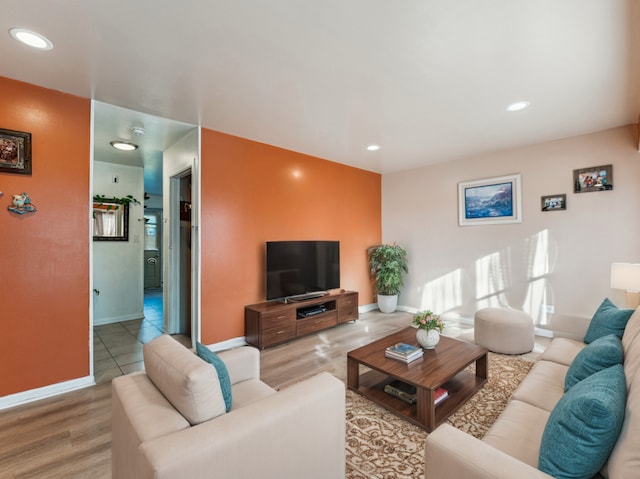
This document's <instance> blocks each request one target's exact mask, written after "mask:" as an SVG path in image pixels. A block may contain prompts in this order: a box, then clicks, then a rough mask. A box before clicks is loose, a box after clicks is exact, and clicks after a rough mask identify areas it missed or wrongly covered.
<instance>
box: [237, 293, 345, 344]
mask: <svg viewBox="0 0 640 479" xmlns="http://www.w3.org/2000/svg"><path fill="white" fill-rule="evenodd" d="M318 308H321V309H318ZM356 319H358V293H357V292H356V291H346V292H344V293H335V294H327V295H325V296H322V297H320V298H314V299H307V300H304V301H295V302H288V303H280V302H277V301H268V302H266V303H258V304H250V305H248V306H245V307H244V334H245V339H246V341H247V343H249V344H251V345H253V346H256V347H258V348H260V349H264V348H269V347H271V346H275V345H277V344H282V343H286V342H287V341H291V340H292V339H295V338H299V337H301V336H305V335H307V334H311V333H315V332H316V331H321V330H323V329H327V328H332V327H334V326H337V325H338V324H342V323H346V322H348V321H355V320H356Z"/></svg>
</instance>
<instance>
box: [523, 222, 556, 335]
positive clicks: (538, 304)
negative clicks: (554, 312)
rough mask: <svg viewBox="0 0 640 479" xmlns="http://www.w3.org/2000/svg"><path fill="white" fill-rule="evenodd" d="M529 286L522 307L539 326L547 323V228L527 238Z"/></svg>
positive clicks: (548, 258) (549, 264) (548, 263)
mask: <svg viewBox="0 0 640 479" xmlns="http://www.w3.org/2000/svg"><path fill="white" fill-rule="evenodd" d="M527 270H528V271H527V276H528V282H529V286H528V288H527V296H526V298H525V301H524V305H523V309H524V310H525V311H526V312H527V313H529V314H530V315H531V316H532V317H533V322H534V323H535V324H537V325H539V326H546V325H547V324H549V318H548V317H547V312H546V311H545V310H544V308H543V305H546V304H549V303H548V302H547V301H548V299H547V298H548V296H547V289H548V279H547V275H549V273H551V260H550V248H549V230H542V231H540V232H538V233H537V234H535V235H533V236H532V237H531V238H530V240H529V263H528V268H527Z"/></svg>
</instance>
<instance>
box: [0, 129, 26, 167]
mask: <svg viewBox="0 0 640 479" xmlns="http://www.w3.org/2000/svg"><path fill="white" fill-rule="evenodd" d="M2 172H4V173H17V174H22V175H30V174H31V133H26V132H23V131H14V130H5V129H2V128H0V173H2Z"/></svg>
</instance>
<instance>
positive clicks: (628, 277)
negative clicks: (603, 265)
mask: <svg viewBox="0 0 640 479" xmlns="http://www.w3.org/2000/svg"><path fill="white" fill-rule="evenodd" d="M611 288H613V289H624V290H625V291H640V264H633V263H612V264H611Z"/></svg>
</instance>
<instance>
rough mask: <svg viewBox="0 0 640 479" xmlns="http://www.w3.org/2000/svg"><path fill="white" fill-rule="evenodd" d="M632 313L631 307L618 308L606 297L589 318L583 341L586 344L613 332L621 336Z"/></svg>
mask: <svg viewBox="0 0 640 479" xmlns="http://www.w3.org/2000/svg"><path fill="white" fill-rule="evenodd" d="M632 314H633V309H618V307H617V306H616V305H615V304H613V303H612V302H611V301H610V300H609V298H606V299H605V300H604V301H603V302H602V304H601V305H600V306H599V307H598V309H597V310H596V312H595V314H594V315H593V318H591V322H590V323H589V328H588V329H587V334H585V336H584V342H585V343H587V344H588V343H590V342H592V341H595V340H596V339H598V338H599V337H602V336H606V335H607V334H615V335H616V336H618V337H619V338H622V334H623V333H624V328H625V327H626V326H627V321H629V318H630V317H631V315H632Z"/></svg>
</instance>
